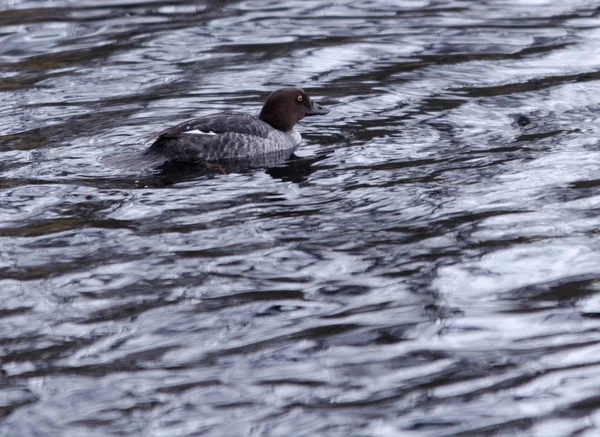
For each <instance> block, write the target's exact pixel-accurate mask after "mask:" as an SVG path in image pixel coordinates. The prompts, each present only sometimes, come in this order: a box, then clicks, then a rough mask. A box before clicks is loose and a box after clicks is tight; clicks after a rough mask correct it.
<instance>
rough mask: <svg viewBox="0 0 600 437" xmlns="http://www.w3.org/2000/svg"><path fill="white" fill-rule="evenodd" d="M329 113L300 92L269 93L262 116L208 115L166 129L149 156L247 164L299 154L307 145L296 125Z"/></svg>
mask: <svg viewBox="0 0 600 437" xmlns="http://www.w3.org/2000/svg"><path fill="white" fill-rule="evenodd" d="M327 113H329V109H326V108H324V107H322V106H321V105H319V104H318V103H315V102H313V101H312V100H311V99H310V97H309V96H308V95H307V94H306V93H305V92H304V91H303V90H302V89H300V88H281V89H278V90H277V91H274V92H273V93H271V94H270V95H269V97H268V98H267V101H266V102H265V104H264V105H263V107H262V110H261V111H260V114H259V115H258V117H256V116H253V115H249V114H243V113H239V112H223V113H219V114H212V115H207V116H204V117H200V118H196V119H194V120H189V121H186V122H184V123H181V124H179V125H177V126H175V127H172V128H169V129H167V130H165V131H162V132H161V133H159V134H158V136H157V137H156V140H155V141H154V143H153V144H152V145H151V146H150V147H149V148H148V150H147V151H146V154H149V155H159V156H163V157H165V158H166V159H167V160H170V161H177V162H208V161H231V160H244V159H251V158H253V157H257V156H259V155H267V154H275V153H282V152H285V151H290V153H291V151H293V150H294V149H295V148H296V147H297V146H298V145H299V144H300V141H301V139H302V138H301V136H300V134H299V133H298V132H296V131H295V130H294V125H295V124H296V123H297V122H298V121H300V120H302V119H303V118H304V117H307V116H312V115H323V114H327Z"/></svg>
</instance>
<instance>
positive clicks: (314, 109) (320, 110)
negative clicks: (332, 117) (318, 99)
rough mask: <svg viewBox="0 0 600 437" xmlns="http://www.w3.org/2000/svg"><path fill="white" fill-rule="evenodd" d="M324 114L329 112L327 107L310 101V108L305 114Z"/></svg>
mask: <svg viewBox="0 0 600 437" xmlns="http://www.w3.org/2000/svg"><path fill="white" fill-rule="evenodd" d="M324 114H329V109H327V108H324V107H322V106H321V105H319V104H318V103H315V102H312V106H311V108H310V109H309V110H308V112H307V113H306V115H307V116H309V115H324Z"/></svg>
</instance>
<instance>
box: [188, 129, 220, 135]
mask: <svg viewBox="0 0 600 437" xmlns="http://www.w3.org/2000/svg"><path fill="white" fill-rule="evenodd" d="M182 134H191V135H217V134H216V133H214V132H213V131H208V132H202V131H201V130H198V129H195V130H187V131H184V132H182Z"/></svg>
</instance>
